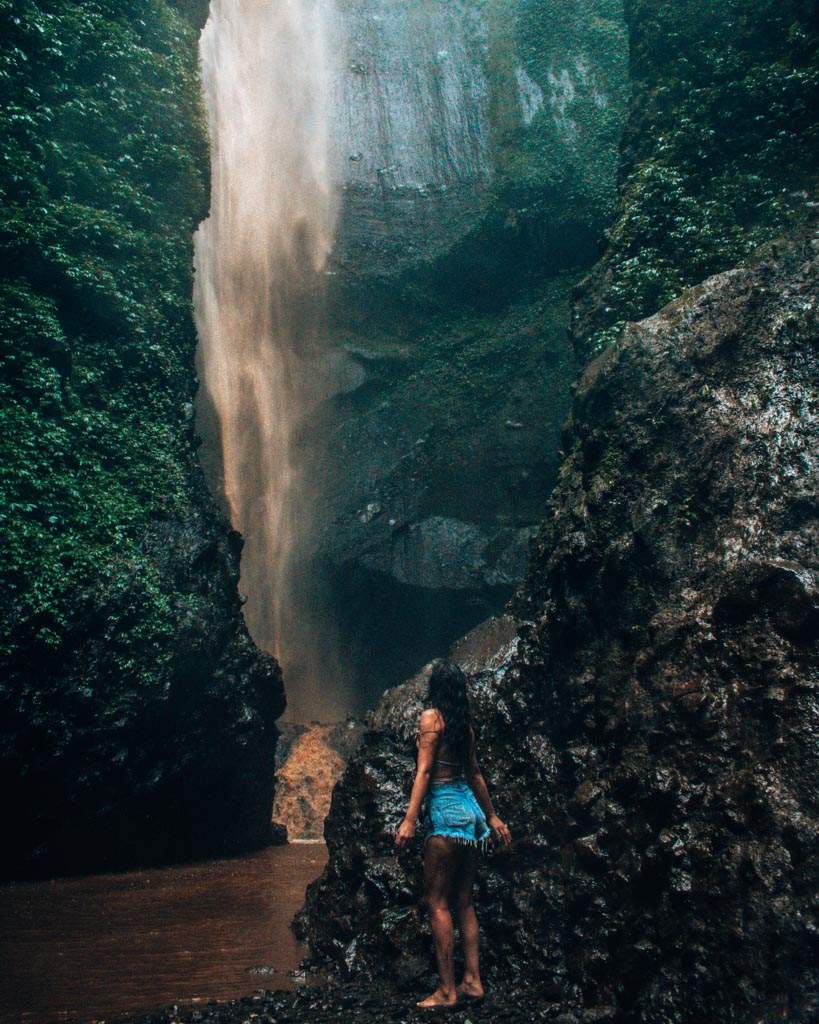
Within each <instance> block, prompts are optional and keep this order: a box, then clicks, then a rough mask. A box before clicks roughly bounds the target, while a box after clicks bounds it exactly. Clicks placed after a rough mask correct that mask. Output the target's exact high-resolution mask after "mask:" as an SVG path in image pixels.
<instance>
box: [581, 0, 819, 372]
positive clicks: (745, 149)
mask: <svg viewBox="0 0 819 1024" xmlns="http://www.w3.org/2000/svg"><path fill="white" fill-rule="evenodd" d="M624 7H625V15H626V20H627V22H628V25H629V30H630V56H629V73H630V78H631V83H632V94H633V103H632V107H631V111H630V115H629V119H628V123H627V125H626V128H625V130H624V133H623V138H622V145H621V159H620V172H619V192H620V208H619V210H618V213H617V216H616V217H615V218H614V219H613V221H612V223H611V224H610V225H609V226H608V227H607V229H606V231H605V242H604V245H605V251H604V253H603V258H602V259H600V260H599V261H598V262H597V263H596V264H595V265H594V267H593V268H592V270H591V272H590V273H589V275H588V276H587V277H586V278H584V279H583V280H582V281H581V282H580V283H579V285H578V287H577V289H576V291H575V294H574V304H573V309H572V322H571V334H572V339H573V341H574V344H575V348H576V350H577V353H578V356H579V357H580V358H581V359H582V360H583V361H585V360H587V359H588V358H589V357H590V356H592V355H594V354H596V353H597V352H599V351H601V350H602V349H603V348H604V347H605V346H606V345H608V344H610V343H611V341H612V339H613V338H616V337H617V335H618V334H619V332H620V331H621V330H622V328H623V326H624V324H626V323H627V322H629V321H631V320H642V319H643V317H645V316H648V315H649V314H650V313H653V312H655V311H656V310H657V309H659V308H660V307H661V306H663V305H665V304H666V303H667V302H670V301H671V300H672V299H674V298H675V297H676V296H678V295H679V294H680V293H681V292H682V291H683V290H684V289H685V288H687V287H689V286H691V285H693V284H696V283H697V282H698V281H702V280H703V279H704V278H706V277H709V276H710V275H711V274H715V273H718V272H719V271H722V270H727V269H729V268H730V267H732V266H734V265H735V264H736V263H738V262H739V261H740V260H741V259H743V258H744V257H746V256H747V255H748V254H749V253H751V252H752V251H753V250H754V249H755V248H756V247H757V246H759V245H760V244H761V243H763V242H764V241H765V240H768V239H771V238H773V237H775V236H776V235H778V234H779V233H781V232H782V231H783V230H784V229H785V227H786V226H787V225H789V224H790V223H792V222H793V220H794V219H795V218H800V217H801V218H804V217H805V216H809V215H810V210H811V206H810V204H811V203H812V202H814V201H815V191H816V156H815V153H816V139H817V133H819V118H817V113H816V112H817V110H819V83H817V80H816V64H817V60H819V30H817V21H816V11H815V9H814V8H813V7H812V6H811V5H810V4H807V5H806V4H804V3H802V2H801V0H732V2H731V3H723V4H713V3H711V2H710V0H688V2H686V3H668V2H667V0H626V2H625V4H624Z"/></svg>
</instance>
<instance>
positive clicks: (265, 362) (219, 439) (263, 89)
mask: <svg viewBox="0 0 819 1024" xmlns="http://www.w3.org/2000/svg"><path fill="white" fill-rule="evenodd" d="M331 17H332V10H331V7H330V0H211V5H210V16H209V18H208V21H207V24H206V25H205V28H204V29H203V31H202V34H201V37H200V42H199V54H200V61H201V72H202V80H203V90H204V97H205V103H206V107H207V112H208V124H209V132H210V145H211V208H210V216H209V217H208V218H207V219H206V220H204V221H202V223H201V224H200V225H199V227H198V229H197V231H196V232H195V234H194V266H195V271H196V273H195V284H194V304H195V312H196V325H197V329H198V334H199V348H198V354H197V360H198V364H197V368H198V372H199V377H200V380H201V383H202V386H201V387H200V390H199V395H198V399H197V426H198V430H199V433H200V435H201V436H202V438H203V445H202V461H203V465H204V467H205V471H206V473H207V475H208V477H209V481H210V484H211V486H212V488H213V490H214V493H216V494H220V495H221V496H222V497H223V499H224V502H225V505H226V509H227V512H228V514H229V516H230V519H231V522H232V524H233V526H234V527H235V528H236V529H237V530H239V532H240V533H241V534H242V535H243V536H244V538H245V547H244V550H243V553H242V567H241V579H240V590H241V591H242V592H243V593H244V594H245V595H246V604H245V608H244V611H245V619H246V621H247V624H248V628H249V629H250V632H251V635H252V636H253V638H254V640H255V641H256V642H257V643H258V644H259V645H260V646H261V647H263V648H264V649H266V650H269V651H271V652H272V653H273V654H275V655H276V657H277V658H278V659H279V661H280V663H281V664H282V667H283V669H284V673H285V682H286V687H287V692H288V717H302V718H323V719H324V720H332V719H335V718H339V717H342V715H343V712H344V706H343V703H344V702H343V699H342V698H341V695H340V692H339V691H340V687H339V686H338V684H337V682H336V680H337V679H338V678H339V674H338V668H339V666H338V658H337V656H336V653H335V647H334V642H333V637H332V631H331V630H330V629H329V627H328V624H327V623H326V622H324V621H322V617H321V611H320V600H319V598H317V597H316V594H315V592H314V591H313V590H312V589H311V586H312V584H311V582H310V580H307V579H305V578H304V576H305V574H303V573H300V563H301V562H302V561H303V554H304V551H305V549H306V547H307V546H308V545H309V538H310V531H311V528H312V521H311V516H310V512H309V510H310V507H311V504H312V503H313V502H314V501H315V494H312V495H311V486H312V483H313V482H312V481H310V480H309V479H307V477H306V476H305V470H304V466H305V461H304V459H303V458H301V457H300V455H299V452H298V444H299V429H300V426H301V425H303V423H304V422H305V421H306V419H307V418H308V417H309V415H310V411H311V409H313V408H315V405H316V403H317V402H319V401H320V400H321V399H322V397H324V396H325V394H326V393H327V391H328V388H329V386H330V385H329V382H328V379H327V371H325V369H324V367H325V366H326V365H328V362H327V360H323V359H322V356H323V355H324V352H325V338H324V333H323V329H322V294H323V287H322V285H323V281H324V280H325V277H326V275H325V270H326V262H327V258H328V255H329V253H330V250H331V247H332V243H333V234H334V229H335V222H336V217H337V201H336V195H335V191H334V188H333V185H332V181H331V174H330V166H329V140H328V136H329V130H328V113H327V108H328V91H329V87H330V82H331V81H332V73H331V64H330V62H331V59H332V52H333V50H334V46H335V44H334V39H333V38H332V37H331V26H330V21H331ZM334 31H335V30H333V32H334ZM334 695H335V696H334Z"/></svg>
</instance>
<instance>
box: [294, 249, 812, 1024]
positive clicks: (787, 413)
mask: <svg viewBox="0 0 819 1024" xmlns="http://www.w3.org/2000/svg"><path fill="white" fill-rule="evenodd" d="M812 240H813V234H812V232H807V231H804V230H803V231H802V232H801V233H800V232H797V233H795V234H794V235H793V236H792V237H791V238H790V239H788V240H786V241H783V242H781V243H778V244H777V245H776V246H774V247H773V248H771V247H768V248H765V249H763V250H761V251H760V252H759V253H758V254H757V257H756V259H755V260H751V261H749V263H748V265H747V266H743V267H741V268H737V269H734V270H731V271H730V272H727V273H724V274H719V275H717V276H715V277H713V278H709V279H708V280H706V281H704V282H702V283H701V284H700V285H698V286H697V287H696V288H693V289H691V290H689V291H688V292H686V293H684V294H683V295H682V296H681V297H680V298H679V299H677V300H676V301H675V302H673V303H671V304H670V305H669V306H667V307H665V308H664V309H662V310H661V311H660V312H659V313H657V314H656V315H654V316H652V317H650V318H649V319H647V320H645V321H643V322H641V323H638V324H631V325H630V326H629V328H628V329H627V331H626V333H625V336H624V337H623V338H622V339H621V341H620V343H619V344H617V345H616V346H614V347H612V348H611V349H609V350H607V351H606V352H604V353H603V354H602V355H601V356H600V357H599V358H598V359H597V360H595V361H594V362H593V363H591V364H590V365H589V367H588V368H587V370H586V372H585V373H584V375H583V377H582V378H581V380H580V382H579V384H578V387H577V389H576V396H575V402H574V407H573V410H572V415H571V418H570V421H569V423H568V425H567V427H566V429H565V431H564V450H565V451H566V453H567V456H566V459H565V462H564V464H563V467H562V469H561V474H560V481H559V484H558V486H557V488H556V491H555V493H554V496H553V498H552V500H551V503H550V508H549V512H548V515H547V517H546V520H545V524H544V526H543V528H542V530H541V532H540V533H539V535H538V536H537V538H536V539H535V541H534V543H533V546H532V559H531V563H530V568H529V572H528V574H527V578H526V580H525V582H524V584H523V585H522V587H521V588H520V590H519V591H518V593H517V595H516V598H515V601H514V603H513V606H512V609H513V611H514V612H515V613H516V616H517V619H518V627H517V638H516V641H515V643H514V644H512V645H510V646H509V647H507V648H506V650H505V654H504V656H503V657H500V658H496V659H495V660H494V661H493V660H492V658H491V654H490V655H489V656H488V657H485V660H484V661H483V662H475V661H470V663H469V664H470V668H471V669H472V671H473V672H475V675H474V680H473V690H472V697H473V703H474V707H475V708H476V712H477V720H478V730H479V739H480V746H481V756H482V762H483V766H484V771H485V774H486V775H487V778H488V781H489V785H490V787H491V789H492V792H493V793H494V794H495V800H496V804H497V807H498V811H499V813H500V814H501V816H503V817H504V818H506V820H507V821H508V823H509V825H510V828H511V830H512V834H513V836H514V838H515V847H514V850H513V852H512V853H511V854H505V853H502V852H500V851H497V850H494V851H492V852H491V853H490V855H489V856H488V858H487V859H486V860H485V861H484V863H483V866H482V869H481V872H480V877H479V880H478V883H477V887H476V897H477V903H478V912H479V916H480V919H481V922H482V926H483V932H482V934H483V942H484V949H483V958H484V963H485V968H486V975H487V978H488V979H489V980H490V983H494V982H498V983H499V982H500V981H501V980H505V981H507V982H508V980H509V979H510V977H511V978H519V979H521V980H523V981H525V980H527V979H533V978H535V977H538V978H545V979H547V980H548V982H549V984H551V985H552V986H553V992H554V993H557V997H558V998H559V999H560V1001H561V1002H562V1004H563V1009H562V1012H563V1013H564V1014H567V1013H568V1014H569V1015H570V1016H571V1019H576V1020H586V1019H588V1020H608V1019H622V1020H629V1021H632V1020H633V1021H637V1020H659V1019H662V1020H664V1021H667V1022H670V1024H687V1022H690V1021H692V1020H697V1021H700V1020H702V1021H713V1022H722V1021H725V1022H727V1021H739V1020H742V1021H746V1020H748V1021H750V1020H756V1019H767V1017H768V1016H770V1018H771V1019H773V1018H774V1017H776V1016H777V1015H779V1014H782V1013H783V1012H785V1011H783V1007H787V1011H786V1012H787V1019H788V1020H789V1021H793V1022H797V1021H798V1022H802V1021H804V1022H807V1021H808V1020H809V1019H811V1016H812V1009H811V1004H810V996H809V994H808V993H809V992H810V990H811V986H812V985H815V984H816V982H817V973H816V966H815V965H816V963H817V962H819V960H818V959H817V957H816V953H817V946H816V936H817V934H819V932H818V931H817V929H816V925H815V921H814V918H813V909H812V908H811V905H810V897H809V893H810V892H811V891H813V889H814V887H815V882H816V875H815V870H816V869H815V864H816V852H817V846H819V809H818V808H817V802H816V787H815V779H816V775H817V769H819V763H817V760H816V721H817V715H816V712H817V708H816V696H815V693H816V690H815V681H816V678H817V667H818V666H817V657H816V650H815V638H816V629H815V621H816V620H815V618H814V616H815V608H816V605H815V586H816V572H817V531H816V516H815V505H814V503H813V501H812V499H811V498H810V497H809V496H810V495H812V494H815V493H816V485H817V479H816V472H817V464H816V459H815V447H814V446H815V431H816V423H815V420H814V419H813V418H812V416H813V411H812V405H811V400H810V395H811V388H812V380H813V374H814V372H815V366H816V364H815V360H814V358H813V357H812V355H811V353H812V346H815V344H816V340H817V333H819V318H818V317H817V298H816V297H817V291H818V289H817V285H819V266H818V265H817V264H818V263H819V261H817V258H816V253H815V251H814V249H813V248H812V246H811V242H812ZM502 647H503V644H500V643H499V645H498V648H499V649H501V648H502ZM490 663H491V664H492V666H493V667H492V669H491V670H490V671H487V669H486V666H488V665H489V664H490ZM422 695H423V679H422V678H421V679H416V680H414V681H411V682H409V683H408V684H405V685H404V686H402V687H398V688H396V689H395V690H392V691H389V692H388V693H387V694H386V695H385V696H384V698H383V700H382V702H381V704H380V705H379V707H378V709H377V710H376V712H375V713H374V715H373V716H372V720H371V722H370V731H369V732H368V733H366V734H365V737H364V740H363V743H362V746H361V748H360V749H359V751H358V752H357V753H356V755H355V756H354V757H353V759H352V760H351V762H350V764H349V765H348V768H347V771H346V773H345V775H344V777H343V779H342V781H341V783H340V784H339V785H338V786H337V788H336V790H335V793H334V795H333V802H332V807H331V813H330V816H329V818H328V820H327V823H326V830H325V834H326V838H327V842H328V846H329V851H330V860H329V862H328V865H327V868H326V870H325V873H324V875H323V876H322V877H321V878H320V879H319V880H317V881H316V882H315V883H313V885H312V886H311V887H310V889H309V891H308V897H307V904H306V908H305V911H304V913H303V915H302V924H303V927H304V930H305V933H306V935H307V938H308V940H309V943H310V947H311V951H312V957H313V958H314V960H315V962H317V963H322V964H324V965H328V966H329V967H330V968H331V969H333V970H335V971H337V972H339V974H340V975H343V976H347V977H350V976H351V977H353V978H361V977H363V978H372V977H377V978H386V979H389V980H390V981H391V982H392V983H394V984H396V985H399V984H406V983H407V978H406V974H405V973H404V971H403V969H402V966H401V965H402V964H403V963H405V962H407V959H410V960H411V961H412V962H413V963H414V964H419V965H420V964H421V963H423V962H424V960H423V958H424V957H425V956H426V957H427V960H426V963H427V972H428V973H427V975H426V977H428V978H431V977H432V970H433V964H432V961H431V943H430V937H429V934H428V931H427V926H426V924H425V921H424V915H423V913H422V908H421V905H420V878H419V867H420V856H421V846H420V841H419V840H416V842H415V844H414V845H412V846H411V847H410V848H409V849H407V850H406V851H405V852H402V853H401V854H399V855H397V856H396V855H395V853H394V852H393V848H392V845H391V832H392V830H394V828H395V827H396V826H397V824H398V822H399V821H400V818H401V816H402V814H403V811H404V809H405V806H406V800H407V797H408V794H409V786H410V782H411V777H412V770H413V751H412V734H413V729H414V725H415V722H416V721H417V714H418V711H419V709H420V705H421V699H422ZM353 939H355V940H356V954H355V957H354V958H353V959H352V960H351V961H350V962H349V963H348V962H346V960H345V959H344V956H343V950H345V949H347V948H348V946H349V943H350V942H351V941H352V940H353ZM411 973H412V976H413V977H420V975H417V974H416V969H413V972H411Z"/></svg>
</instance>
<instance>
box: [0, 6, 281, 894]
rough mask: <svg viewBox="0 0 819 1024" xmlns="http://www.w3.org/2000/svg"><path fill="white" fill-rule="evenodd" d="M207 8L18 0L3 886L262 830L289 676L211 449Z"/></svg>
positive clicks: (12, 100)
mask: <svg viewBox="0 0 819 1024" xmlns="http://www.w3.org/2000/svg"><path fill="white" fill-rule="evenodd" d="M204 14H205V11H204V5H203V4H201V3H193V2H188V3H181V4H179V5H173V4H171V3H168V2H165V0H148V2H141V3H135V2H134V3H129V2H120V0H117V2H114V0H95V2H90V3H70V2H50V0H41V2H33V0H14V2H12V0H0V31H2V34H3V39H4V44H5V45H4V49H3V53H2V55H0V96H1V97H2V104H0V107H1V108H2V113H0V122H1V123H2V130H3V137H4V145H3V152H2V164H0V249H2V253H3V257H4V276H3V278H2V280H0V318H2V324H3V328H2V336H1V337H0V363H2V383H1V384H0V388H2V399H3V401H2V412H0V517H1V518H2V530H3V537H4V558H3V561H2V567H1V568H0V593H2V598H0V619H1V620H2V627H0V650H2V659H3V672H2V678H0V721H2V728H1V729H0V785H2V787H3V790H4V792H7V793H9V794H11V799H10V802H9V806H8V807H7V818H8V820H9V821H10V823H11V824H10V833H11V839H10V841H9V842H7V843H6V844H4V848H3V851H2V855H0V872H2V873H4V874H5V873H10V874H30V873H38V872H44V871H66V870H88V869H90V868H92V867H98V866H116V865H119V864H123V863H134V862H145V861H149V860H163V859H167V858H172V857H178V856H191V855H201V854H203V853H206V852H209V851H213V850H224V849H231V848H242V847H246V846H247V845H250V844H253V843H257V842H262V841H264V840H265V838H266V837H269V816H270V803H271V799H272V777H271V771H270V759H271V757H272V753H273V746H274V744H275V726H274V724H273V722H274V719H275V716H276V715H277V714H280V713H281V710H282V707H283V698H282V690H281V681H280V678H279V675H278V669H277V666H276V665H275V663H274V662H272V660H271V659H268V658H266V657H264V656H262V655H261V654H260V653H259V652H258V651H257V650H256V649H255V648H254V647H253V645H252V643H251V641H250V638H249V636H248V635H247V631H246V629H245V627H244V623H243V622H242V617H241V609H240V602H239V596H238V593H237V590H236V581H237V577H238V553H239V547H240V541H239V539H238V537H237V536H236V535H235V534H231V533H230V532H229V528H228V525H227V523H225V522H224V520H223V519H222V517H221V516H220V515H219V514H218V513H217V511H216V509H215V507H214V506H213V504H212V501H211V499H210V497H209V495H208V493H207V490H206V488H205V484H204V479H203V477H202V473H201V470H200V469H199V467H198V463H197V459H196V455H195V444H194V434H193V418H192V413H193V408H192V399H193V394H194V388H195V374H194V350H195V344H196V332H195V327H194V322H193V316H192V306H191V293H192V272H193V268H192V258H191V233H192V231H193V230H194V228H195V227H196V224H197V222H198V221H199V220H200V219H201V218H203V217H204V216H206V215H207V196H208V166H209V157H208V140H207V130H206V122H205V119H204V112H203V109H202V105H201V100H200V87H199V75H198V67H197V46H196V43H197V30H198V28H199V27H201V23H202V21H201V19H202V18H203V17H204ZM195 18H198V19H200V20H198V21H196V20H193V19H195ZM205 805H206V806H207V814H204V813H202V810H203V807H204V806H205Z"/></svg>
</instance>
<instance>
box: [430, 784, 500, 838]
mask: <svg viewBox="0 0 819 1024" xmlns="http://www.w3.org/2000/svg"><path fill="white" fill-rule="evenodd" d="M424 823H425V825H427V826H428V827H429V831H428V832H427V835H426V838H427V839H429V837H430V836H449V837H450V838H452V839H454V840H456V842H459V843H467V844H469V845H472V846H479V847H480V848H481V849H486V844H487V841H488V839H489V836H490V835H491V834H492V829H491V828H490V827H489V826H488V825H487V823H486V817H485V816H484V813H483V811H482V810H481V806H480V804H479V803H478V801H477V800H476V799H475V794H474V793H473V792H472V787H471V786H470V785H469V783H468V782H465V781H463V780H462V779H455V780H453V781H452V782H433V783H431V784H430V787H429V790H428V791H427V795H426V797H425V799H424Z"/></svg>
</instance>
